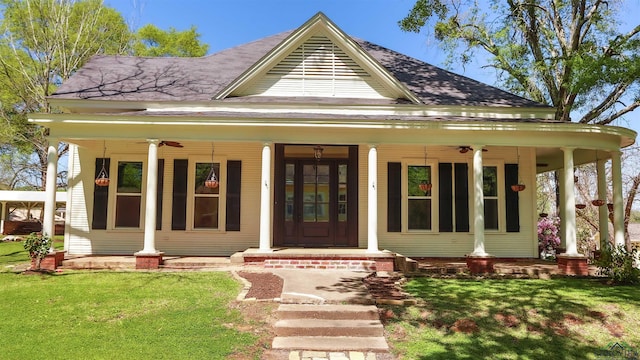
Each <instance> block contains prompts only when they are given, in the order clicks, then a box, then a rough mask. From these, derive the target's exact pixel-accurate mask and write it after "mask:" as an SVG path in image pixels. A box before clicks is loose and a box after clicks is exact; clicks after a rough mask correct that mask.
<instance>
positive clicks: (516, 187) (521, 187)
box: [511, 147, 527, 192]
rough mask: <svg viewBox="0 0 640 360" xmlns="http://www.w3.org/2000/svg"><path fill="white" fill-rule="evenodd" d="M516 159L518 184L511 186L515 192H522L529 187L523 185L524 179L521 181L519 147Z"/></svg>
mask: <svg viewBox="0 0 640 360" xmlns="http://www.w3.org/2000/svg"><path fill="white" fill-rule="evenodd" d="M516 158H517V161H518V183H517V184H513V185H511V190H512V191H515V192H520V191H523V190H524V189H526V188H527V186H526V185H525V184H523V183H522V179H520V175H519V173H520V170H519V169H520V148H519V147H516Z"/></svg>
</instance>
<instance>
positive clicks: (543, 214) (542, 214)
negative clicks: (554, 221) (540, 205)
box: [538, 212, 549, 218]
mask: <svg viewBox="0 0 640 360" xmlns="http://www.w3.org/2000/svg"><path fill="white" fill-rule="evenodd" d="M538 216H540V217H541V218H546V217H547V216H549V214H547V213H545V212H542V213H540V214H538Z"/></svg>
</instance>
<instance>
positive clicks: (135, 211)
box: [115, 161, 142, 228]
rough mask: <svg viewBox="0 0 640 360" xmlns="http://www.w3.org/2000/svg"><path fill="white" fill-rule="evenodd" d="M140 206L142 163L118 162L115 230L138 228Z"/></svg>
mask: <svg viewBox="0 0 640 360" xmlns="http://www.w3.org/2000/svg"><path fill="white" fill-rule="evenodd" d="M141 205H142V162H141V161H118V186H117V187H116V221H115V227H116V228H139V227H140V208H141Z"/></svg>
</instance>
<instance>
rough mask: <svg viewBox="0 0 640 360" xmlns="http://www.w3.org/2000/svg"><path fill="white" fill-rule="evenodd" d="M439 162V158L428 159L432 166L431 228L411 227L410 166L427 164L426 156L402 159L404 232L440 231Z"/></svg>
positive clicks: (427, 232) (425, 232)
mask: <svg viewBox="0 0 640 360" xmlns="http://www.w3.org/2000/svg"><path fill="white" fill-rule="evenodd" d="M438 163H439V161H438V160H437V159H432V158H430V159H427V163H426V165H427V166H429V167H431V185H432V186H431V196H430V197H429V198H430V199H431V229H409V189H408V188H407V187H408V183H409V166H421V167H424V166H425V161H424V158H422V159H418V158H414V159H405V160H403V161H402V210H403V211H402V232H403V233H409V234H416V233H418V234H420V233H423V234H433V233H438V231H439V229H438V224H439V220H440V218H439V217H438V212H437V209H438V204H439V202H438V201H439V200H440V199H439V198H438Z"/></svg>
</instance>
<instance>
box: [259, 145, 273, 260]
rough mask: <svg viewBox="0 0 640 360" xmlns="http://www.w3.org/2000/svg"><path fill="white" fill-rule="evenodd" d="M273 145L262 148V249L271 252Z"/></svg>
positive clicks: (260, 250)
mask: <svg viewBox="0 0 640 360" xmlns="http://www.w3.org/2000/svg"><path fill="white" fill-rule="evenodd" d="M271 234H272V231H271V144H269V143H265V144H263V146H262V178H261V181H260V248H259V249H258V251H259V252H271V251H272V249H271Z"/></svg>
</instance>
